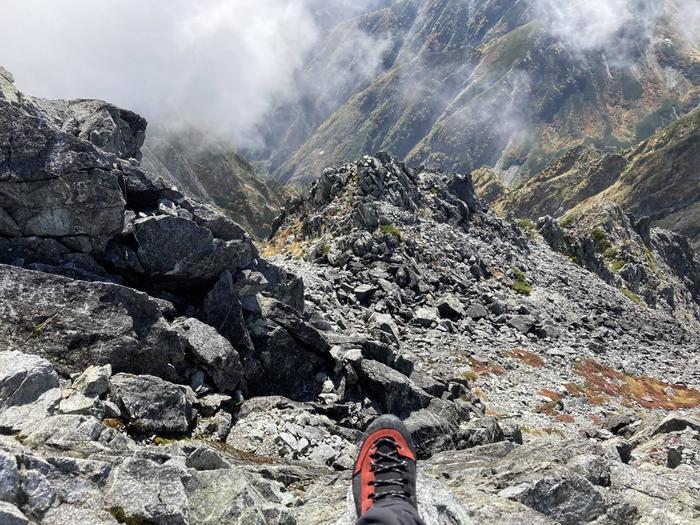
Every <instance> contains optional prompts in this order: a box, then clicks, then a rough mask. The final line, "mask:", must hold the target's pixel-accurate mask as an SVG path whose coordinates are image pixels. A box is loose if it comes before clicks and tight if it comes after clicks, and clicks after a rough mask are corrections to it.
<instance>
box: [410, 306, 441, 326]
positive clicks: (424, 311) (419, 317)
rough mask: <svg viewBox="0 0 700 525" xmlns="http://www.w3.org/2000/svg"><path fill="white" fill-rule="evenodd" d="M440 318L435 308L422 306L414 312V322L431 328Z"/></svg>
mask: <svg viewBox="0 0 700 525" xmlns="http://www.w3.org/2000/svg"><path fill="white" fill-rule="evenodd" d="M438 320H439V317H438V314H437V310H435V308H428V307H424V306H422V307H420V308H418V309H417V310H416V312H415V314H413V322H414V323H416V324H418V325H420V326H423V327H425V328H430V327H431V326H432V325H433V324H434V323H436V322H437V321H438Z"/></svg>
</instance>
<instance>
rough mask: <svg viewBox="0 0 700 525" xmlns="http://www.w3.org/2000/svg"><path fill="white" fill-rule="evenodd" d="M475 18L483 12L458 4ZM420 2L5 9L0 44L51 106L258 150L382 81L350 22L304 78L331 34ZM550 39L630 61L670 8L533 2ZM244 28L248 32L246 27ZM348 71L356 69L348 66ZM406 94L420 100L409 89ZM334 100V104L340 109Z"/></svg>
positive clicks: (690, 31)
mask: <svg viewBox="0 0 700 525" xmlns="http://www.w3.org/2000/svg"><path fill="white" fill-rule="evenodd" d="M463 1H464V3H465V4H466V5H468V7H469V9H474V6H475V5H476V4H478V3H479V2H475V1H474V0H463ZM392 4H406V5H413V6H415V7H416V8H419V7H420V6H422V5H423V4H426V2H425V1H423V0H404V1H403V2H398V1H396V0H360V1H356V0H353V1H350V0H333V1H320V0H284V1H282V0H234V1H231V0H199V1H196V2H190V1H186V0H173V1H169V2H140V1H138V0H105V1H102V2H100V3H99V7H97V4H95V2H91V1H90V0H64V1H61V2H47V1H46V0H23V1H21V2H18V1H14V0H0V9H2V12H3V19H4V21H5V24H4V28H3V31H2V33H1V34H0V45H1V46H2V49H3V59H4V62H5V64H6V66H7V67H8V68H9V69H11V70H12V71H13V72H14V74H15V76H16V77H17V83H18V85H19V86H20V87H22V88H26V89H27V90H28V91H31V92H33V93H35V94H37V95H38V96H43V97H48V98H59V97H60V98H78V97H96V98H102V99H106V100H110V101H113V102H115V103H117V104H120V105H122V106H124V107H129V108H133V109H134V110H136V111H139V112H140V113H142V114H143V115H145V116H146V117H147V118H148V119H149V120H152V121H159V122H162V121H167V123H168V124H169V125H172V124H177V122H174V121H176V120H181V121H182V122H183V123H187V124H194V125H196V126H200V127H204V128H207V129H209V130H211V131H214V132H216V133H219V134H222V135H223V136H224V137H225V138H227V139H229V140H231V141H232V142H234V143H235V144H236V145H237V146H239V147H244V148H250V147H255V146H258V145H259V143H260V133H261V131H260V127H261V125H263V126H264V124H265V120H266V119H267V118H269V115H270V111H271V110H272V109H273V108H279V107H280V106H285V104H286V103H287V101H291V102H292V103H294V102H298V101H299V100H303V99H307V100H312V101H314V103H316V104H317V105H319V104H320V105H324V106H327V107H329V108H333V109H334V108H335V107H336V106H337V105H339V103H342V102H344V101H345V100H344V99H343V97H344V96H346V94H344V93H343V92H342V90H343V86H353V85H358V84H362V82H363V81H367V80H370V79H372V78H373V77H374V76H375V75H376V74H377V73H378V72H380V71H381V70H382V59H383V58H384V54H385V53H386V51H387V49H388V47H389V42H388V40H387V39H386V38H383V37H380V36H377V35H372V36H370V34H369V33H368V31H366V27H364V28H363V29H360V28H359V27H356V26H354V25H353V23H347V22H345V25H346V26H347V27H348V28H349V29H346V30H344V31H343V33H342V34H343V39H342V46H339V47H338V49H336V50H335V51H334V53H333V55H332V56H331V57H326V61H327V62H329V64H330V67H328V64H326V67H324V68H321V70H322V76H321V77H319V76H314V75H310V76H309V75H307V70H306V68H305V66H307V65H308V63H309V61H311V62H312V63H313V61H314V59H313V56H314V51H315V47H316V46H317V45H318V44H319V42H321V40H322V39H323V37H324V35H325V34H326V33H327V32H328V30H330V28H333V27H335V26H337V24H339V23H343V22H344V21H347V20H349V19H351V18H352V17H354V16H357V15H361V14H364V13H367V12H369V11H372V10H376V9H378V8H382V7H386V6H388V5H392ZM675 4H676V5H678V6H679V7H678V9H677V15H676V20H677V22H678V30H679V32H681V33H682V34H683V35H685V36H686V37H687V38H688V39H690V40H694V39H697V37H698V34H699V28H700V7H699V5H698V2H696V1H694V0H680V1H679V2H676V3H675ZM522 5H524V6H525V8H530V9H531V10H532V12H533V13H534V16H535V17H537V18H538V19H540V20H541V21H542V23H543V25H544V27H545V29H546V30H547V31H549V32H550V33H551V34H552V35H553V36H555V37H557V38H561V39H562V40H563V41H565V42H567V43H568V44H569V45H570V47H571V49H573V50H575V51H578V52H581V53H585V52H590V51H600V50H603V51H605V53H606V54H607V55H608V58H609V59H610V60H611V61H612V62H618V63H619V62H620V61H624V60H625V58H626V57H627V55H628V53H629V52H630V51H631V48H633V47H634V46H637V45H638V43H639V42H640V38H641V37H642V35H651V34H652V32H653V30H654V26H655V24H656V23H657V21H658V19H659V17H660V16H661V15H662V14H663V6H661V5H660V3H659V2H645V1H642V0H592V1H591V0H586V1H584V0H575V1H567V2H562V1H559V0H527V1H526V2H522ZM242 21H243V23H242ZM349 65H350V66H349ZM405 82H406V83H405V85H404V88H403V89H404V91H405V92H406V93H409V94H410V93H413V92H415V91H417V90H418V89H420V85H418V84H417V83H416V82H417V81H416V79H408V78H407V79H406V81H405ZM336 99H339V100H336Z"/></svg>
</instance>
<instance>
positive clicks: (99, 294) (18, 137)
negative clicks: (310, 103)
mask: <svg viewBox="0 0 700 525" xmlns="http://www.w3.org/2000/svg"><path fill="white" fill-rule="evenodd" d="M144 130H145V122H143V120H142V119H141V118H140V117H138V115H135V114H134V113H131V112H129V111H126V110H122V109H119V108H116V107H114V106H112V105H110V104H107V103H104V102H99V101H89V100H78V101H47V100H40V99H35V98H32V97H29V96H25V95H23V94H22V93H20V92H18V91H17V89H16V88H15V87H14V85H13V80H12V76H11V75H10V74H9V73H8V72H6V71H5V70H2V69H0V289H1V290H2V300H0V334H2V341H3V342H4V346H3V347H1V348H0V523H3V524H5V523H7V524H25V523H41V524H66V523H76V524H78V523H91V524H103V523H104V524H116V523H126V524H151V523H153V524H159V525H160V524H163V525H166V524H167V525H170V524H175V525H177V524H188V523H191V524H200V523H202V524H206V523H217V524H219V523H239V524H272V523H275V524H289V525H292V524H297V523H298V524H331V523H339V524H343V523H352V522H353V519H354V518H353V516H352V513H351V510H350V509H351V505H348V499H347V494H348V487H349V485H348V482H349V479H350V469H351V466H352V461H353V455H354V442H355V440H356V439H357V438H358V436H359V435H360V432H361V430H362V429H363V428H364V427H365V425H366V424H367V422H368V421H370V420H371V419H372V418H373V417H375V416H376V415H377V414H380V413H385V412H392V413H395V414H397V415H399V416H401V417H403V418H404V419H405V420H406V422H407V424H408V425H409V427H410V429H411V431H412V432H413V435H414V438H415V440H416V442H417V444H418V448H419V454H420V457H421V466H420V469H421V476H422V477H421V479H420V483H419V497H420V504H421V510H422V513H423V516H424V518H425V520H426V522H427V523H428V524H430V525H435V524H455V523H456V524H465V525H468V524H471V523H521V522H522V520H523V518H525V519H529V520H530V521H531V522H533V523H537V524H539V523H542V524H549V523H564V524H576V523H596V524H608V523H609V524H613V523H621V524H622V523H624V524H626V523H630V524H632V523H639V524H651V523H654V524H657V523H662V524H663V523H669V524H687V523H694V522H700V478H699V477H698V466H699V465H700V422H699V421H698V408H697V407H698V406H700V390H699V387H700V366H699V364H700V363H698V355H699V354H698V345H699V342H700V341H699V339H698V335H697V334H698V325H700V315H699V314H698V302H697V291H698V287H697V284H698V282H699V281H698V264H697V262H696V261H695V259H694V258H693V257H694V256H693V253H692V251H690V250H689V248H688V242H687V240H685V239H684V238H681V237H679V236H675V235H673V234H670V233H669V232H666V231H663V230H658V229H651V230H649V236H650V239H651V240H652V242H651V244H650V245H649V246H648V250H649V254H646V252H644V253H645V254H646V255H649V257H653V259H654V261H655V264H656V271H657V272H658V274H657V276H658V279H659V280H660V281H661V280H663V283H664V286H665V288H664V289H666V290H667V291H666V292H665V295H663V298H662V299H661V300H659V301H657V302H656V303H653V302H651V304H650V303H649V302H647V303H644V304H642V301H641V300H640V301H636V300H634V297H636V295H634V296H633V295H631V294H632V293H633V292H632V291H631V287H632V284H631V283H632V281H625V283H628V284H623V283H622V282H618V281H616V280H615V279H613V280H610V281H609V282H606V281H604V280H603V279H601V278H600V277H599V273H594V272H591V271H589V270H587V269H584V268H582V267H581V266H580V265H578V264H575V263H574V262H573V261H571V260H570V259H569V258H568V257H566V256H564V255H561V254H559V253H558V252H557V251H555V250H552V249H551V248H550V244H554V243H555V240H556V239H557V238H565V236H562V235H560V233H561V232H559V230H557V225H558V223H556V221H555V220H554V219H551V220H549V221H543V223H542V224H539V225H536V226H533V227H532V228H530V227H529V226H526V225H520V226H518V225H515V224H511V223H509V222H507V221H505V220H504V219H501V218H499V217H497V216H496V215H495V214H493V213H492V212H491V211H490V210H489V209H488V208H487V206H486V205H485V204H484V203H483V202H482V201H481V200H480V199H478V198H477V196H476V195H475V193H474V187H473V184H472V181H471V179H470V178H469V177H465V176H460V175H448V174H445V173H441V172H433V171H425V170H419V171H412V170H409V169H407V168H406V167H405V166H404V165H403V164H401V163H400V162H399V161H398V160H396V159H395V158H392V157H390V156H388V155H386V154H378V155H376V156H375V157H363V158H362V159H361V160H359V161H358V162H356V163H354V164H347V165H344V166H342V167H340V168H338V169H329V170H326V171H325V172H324V173H323V175H322V177H321V178H320V179H319V181H318V182H316V183H315V184H314V185H313V186H312V187H311V189H310V190H309V192H308V193H306V194H305V195H303V196H300V197H298V198H296V199H295V200H293V201H292V202H291V203H290V205H289V206H288V207H287V208H286V209H285V211H284V212H283V214H282V215H281V216H280V217H279V218H278V219H277V220H276V221H275V224H274V225H273V232H274V234H273V235H272V237H271V239H270V241H269V243H267V244H266V245H265V246H263V247H262V249H261V250H259V249H258V247H256V245H255V244H254V243H253V242H252V240H251V238H250V236H249V235H248V234H246V233H245V231H244V230H243V229H242V228H241V227H240V226H238V225H237V224H236V223H235V222H233V221H231V220H230V219H229V218H227V217H226V216H224V215H223V214H221V213H220V212H218V211H217V210H215V209H213V208H211V207H209V206H207V205H204V204H200V203H198V202H197V201H195V200H193V199H192V198H189V197H187V196H185V195H184V194H183V193H181V192H180V191H178V190H177V189H175V188H174V187H173V185H172V181H166V180H164V179H163V178H160V177H158V176H157V175H156V174H154V173H152V172H150V171H148V170H147V169H145V168H144V166H142V165H141V163H140V161H139V159H140V158H141V151H140V148H141V146H142V144H143V141H144ZM622 216H623V217H625V218H627V216H625V215H624V214H622ZM627 219H628V221H627V222H625V221H624V220H622V218H620V222H618V223H616V228H621V229H619V230H618V229H616V230H615V235H617V236H620V238H622V236H623V235H628V236H629V237H631V238H633V239H634V240H635V242H642V243H644V242H645V236H644V235H643V233H644V230H643V229H640V228H639V227H638V225H637V223H634V224H633V223H632V222H630V221H629V218H627ZM538 228H539V229H538ZM562 228H563V227H562ZM638 231H641V232H642V233H638ZM557 232H559V234H558V233H557ZM635 235H637V236H639V238H640V239H642V240H641V241H638V240H637V237H634V236H635ZM615 238H618V237H615ZM561 242H570V241H568V240H566V241H564V240H562V241H561ZM571 242H573V241H571ZM644 246H647V245H646V244H644ZM586 253H587V252H586ZM625 253H626V252H625ZM632 255H633V254H632ZM592 257H593V259H595V254H594V255H593V256H592ZM643 282H644V283H651V281H650V280H649V279H647V280H644V281H643ZM653 284H655V283H651V284H644V286H646V287H647V288H649V287H651V286H652V285H653ZM618 286H619V287H620V288H618ZM622 286H624V287H625V288H622ZM640 286H641V284H640ZM649 289H651V288H649ZM623 290H627V292H628V293H627V294H625V292H624V291H623ZM648 295H650V296H651V294H648Z"/></svg>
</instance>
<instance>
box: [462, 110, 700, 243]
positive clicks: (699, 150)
mask: <svg viewBox="0 0 700 525" xmlns="http://www.w3.org/2000/svg"><path fill="white" fill-rule="evenodd" d="M698 159H700V108H698V109H696V110H694V111H693V112H691V113H690V114H688V115H687V116H685V117H684V118H682V119H680V120H678V121H677V122H674V123H673V124H671V125H670V126H668V127H666V128H664V129H662V130H661V131H659V132H657V133H656V134H654V135H653V136H652V137H650V138H649V139H647V140H645V141H643V142H642V143H641V144H640V145H639V146H637V147H635V148H633V149H630V150H628V151H626V152H624V153H621V154H616V153H606V152H604V151H601V150H598V149H595V148H590V147H583V146H582V147H578V148H575V149H573V150H571V151H570V152H568V153H567V154H566V155H564V156H563V157H562V158H561V159H559V160H558V161H557V162H555V163H553V164H552V165H551V166H549V167H548V168H546V169H545V170H543V171H542V172H541V173H540V174H539V175H537V176H536V177H534V178H533V179H531V180H530V181H528V182H527V183H525V184H524V185H523V186H521V187H519V188H516V189H514V190H512V191H509V190H508V189H505V188H503V187H502V186H501V187H500V188H499V189H496V190H494V189H493V187H494V185H495V184H497V183H496V181H495V180H496V179H497V176H496V175H495V174H494V173H493V172H490V171H489V170H479V171H478V172H475V173H474V174H473V176H474V179H475V181H476V185H477V188H479V189H480V190H482V191H483V192H484V193H483V195H484V197H485V198H487V200H490V201H491V202H492V203H493V206H494V208H495V209H496V210H497V211H498V212H499V213H501V214H502V215H512V216H515V217H521V218H526V217H527V218H531V219H537V218H538V217H541V216H543V215H551V216H553V217H562V216H564V215H567V216H568V217H575V216H578V215H581V214H583V213H584V212H585V211H586V210H588V209H591V208H594V207H596V206H598V205H600V204H601V203H602V202H605V201H610V202H613V203H616V204H618V205H620V206H621V207H622V208H623V209H624V210H625V211H626V212H628V213H633V214H634V215H637V216H649V217H651V218H652V219H653V220H654V221H655V223H656V225H658V226H661V227H664V228H668V229H671V230H674V231H676V232H678V233H681V234H683V235H686V236H688V237H690V238H691V239H692V241H693V243H694V245H695V248H696V249H700V164H699V163H698Z"/></svg>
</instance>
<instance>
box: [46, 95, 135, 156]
mask: <svg viewBox="0 0 700 525" xmlns="http://www.w3.org/2000/svg"><path fill="white" fill-rule="evenodd" d="M33 101H34V103H35V104H36V105H37V106H38V108H39V109H40V111H41V113H42V114H43V115H44V116H45V117H46V118H47V120H49V121H51V122H54V123H55V124H56V125H57V126H59V127H60V128H61V130H62V131H64V132H66V133H68V134H69V135H73V136H75V137H79V138H81V139H82V140H84V141H87V142H91V143H92V144H94V145H95V146H97V147H98V148H100V149H101V150H103V151H106V152H109V153H113V154H114V155H116V156H118V157H120V158H122V159H130V158H135V159H137V160H140V159H141V146H142V145H143V142H144V140H145V138H146V126H147V124H148V123H147V122H146V119H145V118H143V117H141V116H140V115H137V114H136V113H134V112H133V111H129V110H126V109H122V108H118V107H116V106H114V105H112V104H109V103H107V102H103V101H101V100H41V99H34V100H33Z"/></svg>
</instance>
